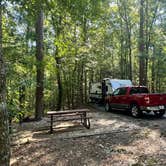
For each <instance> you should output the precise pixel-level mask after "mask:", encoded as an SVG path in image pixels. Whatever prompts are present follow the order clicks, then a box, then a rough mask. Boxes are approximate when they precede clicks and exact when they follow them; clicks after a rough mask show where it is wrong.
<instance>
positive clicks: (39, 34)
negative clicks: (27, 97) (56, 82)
mask: <svg viewBox="0 0 166 166" xmlns="http://www.w3.org/2000/svg"><path fill="white" fill-rule="evenodd" d="M43 58H44V48H43V11H42V9H41V8H40V9H39V11H38V14H37V21H36V70H37V76H36V109H35V118H36V120H41V118H42V116H43V114H44V107H43V96H44V94H43V91H44V83H43V82H44V65H43Z"/></svg>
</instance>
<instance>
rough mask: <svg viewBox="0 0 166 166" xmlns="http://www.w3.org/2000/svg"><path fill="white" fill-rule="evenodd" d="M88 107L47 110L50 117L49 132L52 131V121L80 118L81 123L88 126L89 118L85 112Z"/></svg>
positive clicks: (87, 110)
mask: <svg viewBox="0 0 166 166" xmlns="http://www.w3.org/2000/svg"><path fill="white" fill-rule="evenodd" d="M88 112H90V110H89V109H75V110H65V111H48V112H47V115H48V116H49V117H50V133H53V122H58V121H74V120H80V122H81V124H82V125H83V126H84V127H86V128H87V129H89V128H90V118H91V117H89V116H87V113H88Z"/></svg>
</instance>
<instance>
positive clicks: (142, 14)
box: [139, 0, 146, 85]
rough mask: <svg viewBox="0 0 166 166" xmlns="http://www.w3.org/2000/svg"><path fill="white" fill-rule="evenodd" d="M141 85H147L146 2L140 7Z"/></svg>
mask: <svg viewBox="0 0 166 166" xmlns="http://www.w3.org/2000/svg"><path fill="white" fill-rule="evenodd" d="M139 54H140V55H139V84H140V85H146V74H145V72H146V71H145V42H144V0H141V6H140V30H139Z"/></svg>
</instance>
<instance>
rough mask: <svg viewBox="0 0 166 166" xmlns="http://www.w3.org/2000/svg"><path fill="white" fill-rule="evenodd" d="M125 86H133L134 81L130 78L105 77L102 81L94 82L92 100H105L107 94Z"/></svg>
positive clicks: (91, 93) (91, 87) (91, 88)
mask: <svg viewBox="0 0 166 166" xmlns="http://www.w3.org/2000/svg"><path fill="white" fill-rule="evenodd" d="M124 86H132V82H131V81H130V80H121V79H110V78H104V79H103V80H102V82H98V83H92V84H91V86H90V94H89V99H90V102H104V99H105V97H106V96H107V95H110V94H112V93H113V92H114V90H115V89H117V88H119V87H124Z"/></svg>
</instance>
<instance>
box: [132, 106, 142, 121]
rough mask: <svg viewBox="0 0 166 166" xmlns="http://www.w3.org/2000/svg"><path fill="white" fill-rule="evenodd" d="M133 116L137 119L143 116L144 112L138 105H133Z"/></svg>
mask: <svg viewBox="0 0 166 166" xmlns="http://www.w3.org/2000/svg"><path fill="white" fill-rule="evenodd" d="M131 115H132V116H133V117H135V118H139V117H141V116H142V111H141V110H140V109H139V106H138V105H137V104H132V105H131Z"/></svg>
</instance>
